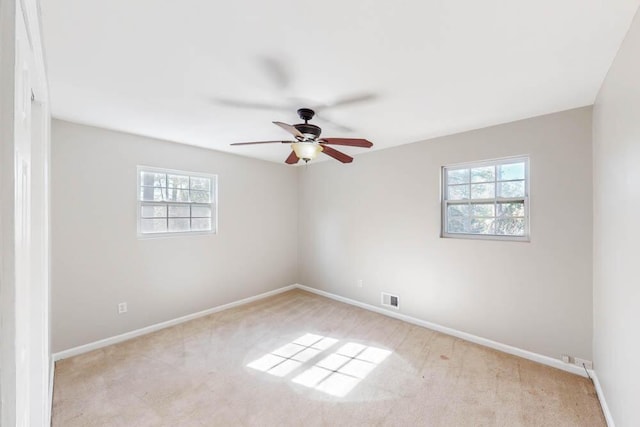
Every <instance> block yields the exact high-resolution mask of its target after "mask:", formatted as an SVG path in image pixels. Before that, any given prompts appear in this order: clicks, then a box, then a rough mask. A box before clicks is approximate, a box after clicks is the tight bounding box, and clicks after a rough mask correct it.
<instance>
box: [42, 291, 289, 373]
mask: <svg viewBox="0 0 640 427" xmlns="http://www.w3.org/2000/svg"><path fill="white" fill-rule="evenodd" d="M296 287H298V285H296V284H294V285H289V286H284V287H282V288H278V289H274V290H273V291H269V292H265V293H262V294H259V295H255V296H252V297H249V298H244V299H241V300H238V301H233V302H230V303H228V304H223V305H219V306H217V307H213V308H209V309H207V310H203V311H199V312H197V313H193V314H188V315H186V316H182V317H178V318H176V319H172V320H167V321H166V322H161V323H156V324H155V325H150V326H146V327H144V328H140V329H136V330H134V331H130V332H125V333H124V334H120V335H116V336H114V337H109V338H105V339H102V340H99V341H95V342H92V343H89V344H84V345H81V346H78V347H73V348H70V349H68V350H63V351H60V352H57V353H54V354H53V360H54V361H58V360H62V359H66V358H68V357H72V356H77V355H79V354H83V353H87V352H89V351H93V350H97V349H99V348H102V347H106V346H109V345H112V344H116V343H119V342H122V341H127V340H130V339H131V338H135V337H139V336H141V335H146V334H148V333H151V332H155V331H159V330H160V329H164V328H168V327H170V326H175V325H178V324H180V323H184V322H188V321H189V320H193V319H197V318H198V317H203V316H208V315H209V314H213V313H217V312H219V311H223V310H227V309H230V308H233V307H238V306H241V305H244V304H249V303H250V302H254V301H258V300H261V299H263V298H267V297H270V296H272V295H277V294H280V293H282V292H286V291H290V290H292V289H295V288H296Z"/></svg>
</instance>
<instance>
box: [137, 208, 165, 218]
mask: <svg viewBox="0 0 640 427" xmlns="http://www.w3.org/2000/svg"><path fill="white" fill-rule="evenodd" d="M166 216H167V205H161V206H158V205H142V217H143V218H153V217H166Z"/></svg>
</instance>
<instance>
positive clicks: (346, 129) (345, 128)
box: [315, 114, 354, 132]
mask: <svg viewBox="0 0 640 427" xmlns="http://www.w3.org/2000/svg"><path fill="white" fill-rule="evenodd" d="M315 118H316V119H318V120H322V121H323V122H325V123H327V124H329V125H331V126H332V127H333V128H335V129H337V130H339V131H342V132H353V131H354V129H353V128H350V127H349V126H345V125H343V124H341V123H337V122H334V121H333V120H330V119H327V118H326V117H325V116H324V115H322V116H318V115H317V114H316V116H315Z"/></svg>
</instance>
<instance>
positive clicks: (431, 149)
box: [299, 107, 592, 359]
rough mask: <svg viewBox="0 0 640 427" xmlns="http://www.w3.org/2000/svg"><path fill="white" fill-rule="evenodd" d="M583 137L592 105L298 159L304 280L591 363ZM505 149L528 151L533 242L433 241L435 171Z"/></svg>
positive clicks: (587, 168)
mask: <svg viewBox="0 0 640 427" xmlns="http://www.w3.org/2000/svg"><path fill="white" fill-rule="evenodd" d="M591 143H592V141H591V108H590V107H587V108H582V109H576V110H571V111H566V112H562V113H557V114H552V115H547V116H542V117H538V118H533V119H528V120H523V121H518V122H514V123H509V124H505V125H500V126H495V127H491V128H486V129H481V130H476V131H472V132H467V133H462V134H457V135H453V136H447V137H443V138H438V139H433V140H430V141H424V142H420V143H416V144H410V145H404V146H400V147H397V148H392V149H388V150H382V151H376V152H371V153H367V154H363V155H360V156H358V157H357V158H356V160H355V161H354V163H353V164H352V165H350V166H349V167H344V166H343V165H341V164H339V163H337V162H326V163H316V164H310V165H309V166H308V167H304V168H301V169H300V173H299V198H300V207H299V214H300V218H299V227H300V229H299V248H300V254H299V277H300V282H301V283H302V284H304V285H308V286H312V287H315V288H318V289H322V290H325V291H329V292H332V293H335V294H338V295H342V296H344V297H348V298H352V299H355V300H358V301H362V302H365V303H369V304H374V305H379V304H380V292H381V291H388V292H393V293H397V294H399V296H400V308H401V309H400V312H402V313H404V314H407V315H410V316H414V317H417V318H419V319H423V320H427V321H430V322H435V323H438V324H440V325H444V326H447V327H451V328H455V329H458V330H461V331H464V332H468V333H471V334H475V335H478V336H481V337H484V338H489V339H492V340H495V341H498V342H501V343H505V344H509V345H512V346H515V347H519V348H523V349H526V350H530V351H533V352H537V353H540V354H544V355H547V356H551V357H554V358H560V356H561V354H563V353H566V354H570V355H573V356H579V357H582V358H587V359H591V355H592V353H591V351H592V348H591V347H592V346H591V337H592V268H591V264H592V249H591V248H592V216H591V212H592V178H591V172H592V169H591V166H592V157H591ZM514 155H529V156H530V170H531V183H530V188H531V242H529V243H523V242H505V241H481V240H466V239H443V238H440V237H439V233H440V184H439V183H440V168H441V166H443V165H447V164H453V163H459V162H468V161H475V160H484V159H493V158H500V157H507V156H514ZM359 279H362V280H363V285H364V286H363V287H362V288H358V287H357V286H356V284H357V280H359Z"/></svg>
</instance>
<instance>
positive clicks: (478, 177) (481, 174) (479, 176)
mask: <svg viewBox="0 0 640 427" xmlns="http://www.w3.org/2000/svg"><path fill="white" fill-rule="evenodd" d="M495 180H496V168H495V166H486V167H482V168H473V169H471V182H490V181H495Z"/></svg>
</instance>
